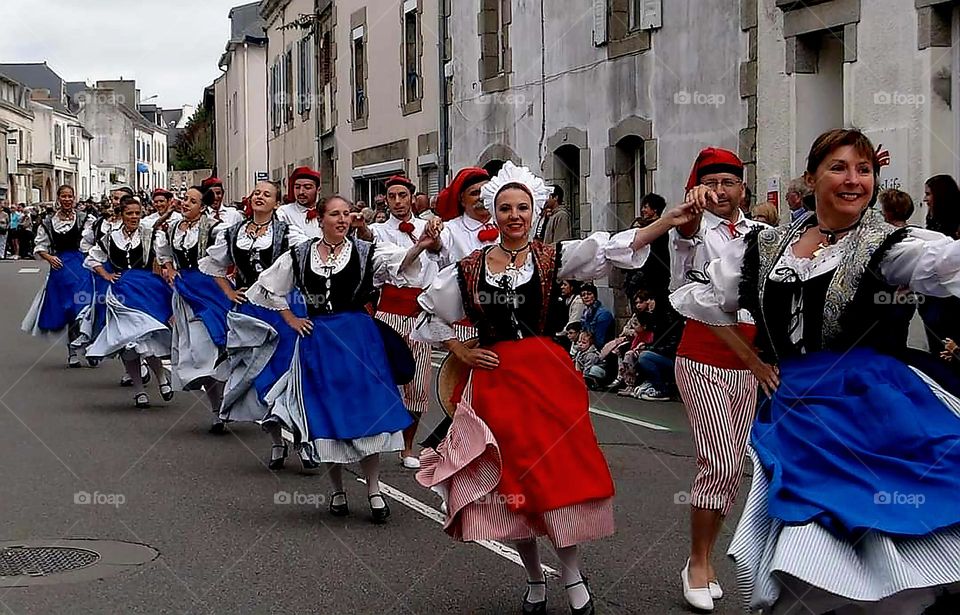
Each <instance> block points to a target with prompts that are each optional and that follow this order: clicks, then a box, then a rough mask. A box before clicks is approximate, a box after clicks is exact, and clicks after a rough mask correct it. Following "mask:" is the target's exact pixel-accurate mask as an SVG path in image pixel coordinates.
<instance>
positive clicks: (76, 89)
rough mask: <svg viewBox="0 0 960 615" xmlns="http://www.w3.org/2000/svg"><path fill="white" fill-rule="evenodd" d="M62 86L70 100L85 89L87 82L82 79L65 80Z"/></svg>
mask: <svg viewBox="0 0 960 615" xmlns="http://www.w3.org/2000/svg"><path fill="white" fill-rule="evenodd" d="M64 87H65V88H66V90H67V96H68V97H69V98H70V99H71V100H72V99H73V98H75V97H76V96H77V95H78V94H79V93H80V92H83V91H84V90H86V89H87V84H86V82H84V81H67V82H66V84H65V85H64Z"/></svg>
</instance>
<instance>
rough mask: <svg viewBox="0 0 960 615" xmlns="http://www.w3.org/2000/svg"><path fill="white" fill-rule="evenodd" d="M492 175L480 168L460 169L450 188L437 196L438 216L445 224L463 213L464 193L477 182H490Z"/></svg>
mask: <svg viewBox="0 0 960 615" xmlns="http://www.w3.org/2000/svg"><path fill="white" fill-rule="evenodd" d="M489 179H490V174H489V173H487V172H486V171H485V170H484V169H481V168H480V167H467V168H465V169H460V170H459V171H458V172H457V175H456V177H454V178H453V181H452V182H451V183H450V185H449V186H447V187H446V188H444V189H443V190H441V191H440V194H439V195H437V215H438V216H440V219H441V220H443V221H444V222H446V221H449V220H453V219H454V218H456V217H457V216H459V215H460V214H461V213H463V212H462V211H461V210H460V197H461V196H462V195H463V192H464V191H465V190H466V189H467V188H469V187H470V186H472V185H473V184H475V183H477V182H482V181H488V180H489Z"/></svg>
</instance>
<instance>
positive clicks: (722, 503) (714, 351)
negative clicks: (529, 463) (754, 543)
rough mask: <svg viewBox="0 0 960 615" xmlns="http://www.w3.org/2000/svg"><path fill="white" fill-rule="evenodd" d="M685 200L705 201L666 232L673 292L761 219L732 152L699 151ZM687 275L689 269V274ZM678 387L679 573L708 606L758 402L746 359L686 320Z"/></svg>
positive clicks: (747, 325) (691, 597)
mask: <svg viewBox="0 0 960 615" xmlns="http://www.w3.org/2000/svg"><path fill="white" fill-rule="evenodd" d="M686 189H687V199H688V200H690V199H693V198H695V199H697V200H698V201H701V202H704V203H705V207H706V210H705V211H704V212H703V214H702V216H701V217H699V218H698V219H695V220H693V221H691V222H690V223H688V224H685V225H682V226H679V227H677V228H676V229H674V230H672V231H670V236H671V240H670V276H671V280H670V289H671V290H675V289H677V288H679V287H680V286H682V285H684V284H686V283H687V282H689V281H690V276H691V275H693V276H695V275H697V273H701V272H703V271H705V269H706V266H707V264H708V263H710V261H711V260H713V259H715V258H717V257H719V256H720V251H721V249H722V248H723V247H724V246H726V245H727V244H728V243H730V242H733V241H742V238H743V236H744V235H745V234H746V233H748V232H749V231H750V230H751V229H752V228H754V227H755V226H758V225H760V226H763V225H762V223H759V222H753V221H752V220H748V219H747V218H746V217H744V215H743V213H742V212H741V210H740V205H741V203H742V202H743V200H744V198H745V187H744V183H743V162H741V161H740V159H739V158H738V157H737V155H736V154H734V153H733V152H730V151H727V150H723V149H718V148H707V149H705V150H703V151H702V152H700V155H699V156H698V157H697V160H696V162H695V163H694V166H693V171H692V172H691V174H690V178H689V180H688V182H687V186H686ZM691 272H693V273H692V274H691ZM740 322H741V324H740V335H741V338H742V339H744V340H746V343H752V340H753V333H754V331H753V324H752V321H751V320H750V316H749V314H747V313H746V312H743V313H741V315H740ZM675 370H676V377H677V387H678V388H679V390H680V396H681V398H682V399H683V403H684V406H685V407H686V409H687V417H688V419H689V421H690V429H691V432H692V434H693V439H694V442H695V444H696V448H697V475H696V478H695V479H694V481H693V488H692V489H691V492H690V495H689V497H682V498H678V501H682V503H689V504H690V507H691V509H690V534H691V537H690V538H691V545H690V559H689V560H688V562H687V565H686V566H685V567H684V569H683V572H682V573H681V580H682V583H683V592H684V598H685V599H686V600H687V602H688V603H690V604H691V605H692V606H694V607H696V608H698V609H701V610H705V611H709V610H712V609H713V606H714V600H719V599H720V598H722V597H723V590H722V589H721V587H720V584H719V583H718V582H717V577H716V573H715V572H714V569H713V565H712V563H711V554H712V551H713V547H714V543H715V542H716V540H717V536H718V534H719V533H720V527H721V525H722V523H723V518H724V517H725V516H726V515H727V514H728V513H729V512H730V510H731V509H732V507H733V504H734V502H735V500H736V496H737V491H738V490H739V487H740V475H741V472H742V468H743V460H744V455H745V451H746V444H747V438H748V436H749V433H750V425H751V423H752V422H753V417H754V411H755V408H756V402H757V382H756V379H755V378H754V376H753V374H752V373H751V372H750V370H749V369H748V368H747V366H746V365H745V364H744V362H743V361H742V360H741V359H740V358H739V357H738V356H737V355H736V354H735V353H734V352H733V351H731V350H730V347H729V346H728V345H727V344H726V343H724V342H723V341H721V339H720V338H719V337H718V336H717V334H716V333H715V332H714V331H713V330H712V328H711V327H708V326H707V325H704V324H703V323H701V322H698V321H695V320H688V321H687V324H686V326H685V327H684V332H683V338H682V339H681V341H680V346H679V348H678V350H677V360H676V365H675Z"/></svg>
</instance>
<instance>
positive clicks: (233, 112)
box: [230, 92, 240, 134]
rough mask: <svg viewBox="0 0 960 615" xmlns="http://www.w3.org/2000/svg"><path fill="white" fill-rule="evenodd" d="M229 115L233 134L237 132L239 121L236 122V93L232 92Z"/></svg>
mask: <svg viewBox="0 0 960 615" xmlns="http://www.w3.org/2000/svg"><path fill="white" fill-rule="evenodd" d="M230 115H231V116H232V119H231V121H232V122H233V134H237V132H239V130H240V129H239V128H238V126H239V123H238V122H237V93H236V92H234V93H233V101H231V103H230Z"/></svg>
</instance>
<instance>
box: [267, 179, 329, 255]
mask: <svg viewBox="0 0 960 615" xmlns="http://www.w3.org/2000/svg"><path fill="white" fill-rule="evenodd" d="M319 192H320V173H318V172H317V171H314V170H313V169H311V168H310V167H299V168H297V169H294V171H293V173H292V174H291V175H290V180H289V182H288V190H287V197H288V200H289V201H290V202H289V203H287V204H286V205H281V206H280V209H278V210H277V218H279V219H280V220H284V221H286V222H287V224H290V225H291V226H295V227H297V228H298V229H300V232H302V233H303V234H304V235H306V236H307V237H309V238H310V239H315V238H317V237H320V235H321V232H320V220H319V214H318V211H317V197H318V195H319Z"/></svg>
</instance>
